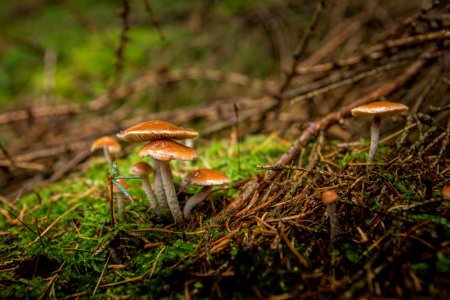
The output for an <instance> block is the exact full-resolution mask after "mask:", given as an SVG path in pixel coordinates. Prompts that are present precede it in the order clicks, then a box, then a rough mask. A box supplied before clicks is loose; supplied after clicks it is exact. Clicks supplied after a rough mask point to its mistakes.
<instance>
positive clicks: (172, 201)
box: [159, 160, 184, 226]
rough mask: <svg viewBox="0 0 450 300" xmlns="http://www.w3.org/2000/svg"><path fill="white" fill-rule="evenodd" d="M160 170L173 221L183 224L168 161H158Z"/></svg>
mask: <svg viewBox="0 0 450 300" xmlns="http://www.w3.org/2000/svg"><path fill="white" fill-rule="evenodd" d="M159 167H160V170H161V178H162V182H163V185H164V191H165V192H166V197H167V198H166V199H167V204H169V208H170V211H171V212H172V216H173V218H174V220H175V223H176V224H178V225H180V226H184V219H183V214H182V212H181V209H180V205H179V204H178V198H177V192H176V191H175V184H174V183H173V179H172V172H171V171H170V165H169V161H162V160H160V161H159Z"/></svg>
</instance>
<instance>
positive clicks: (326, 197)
mask: <svg viewBox="0 0 450 300" xmlns="http://www.w3.org/2000/svg"><path fill="white" fill-rule="evenodd" d="M337 200H338V194H337V193H336V192H335V191H333V190H327V191H324V192H323V193H322V201H323V203H324V204H325V205H326V206H327V212H328V216H329V217H330V240H331V244H334V243H335V242H336V240H337V236H338V234H339V220H338V216H337V212H336V201H337Z"/></svg>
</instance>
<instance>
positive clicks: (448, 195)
mask: <svg viewBox="0 0 450 300" xmlns="http://www.w3.org/2000/svg"><path fill="white" fill-rule="evenodd" d="M442 197H443V198H444V199H446V200H450V185H446V186H444V188H443V189H442Z"/></svg>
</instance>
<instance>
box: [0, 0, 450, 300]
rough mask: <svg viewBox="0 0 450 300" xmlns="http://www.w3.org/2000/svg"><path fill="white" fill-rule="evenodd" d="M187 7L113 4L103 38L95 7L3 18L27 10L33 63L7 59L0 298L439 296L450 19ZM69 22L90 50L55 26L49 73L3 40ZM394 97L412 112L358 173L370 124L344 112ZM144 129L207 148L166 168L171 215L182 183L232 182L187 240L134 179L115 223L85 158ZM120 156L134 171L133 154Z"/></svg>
mask: <svg viewBox="0 0 450 300" xmlns="http://www.w3.org/2000/svg"><path fill="white" fill-rule="evenodd" d="M175 2H176V1H175ZM175 2H174V3H175ZM182 2H183V1H181V2H180V3H178V2H176V4H174V7H172V8H171V9H169V8H165V6H164V5H162V4H161V3H159V2H158V1H155V3H156V5H155V7H150V6H148V4H147V6H146V8H147V9H142V11H143V12H140V13H139V12H137V11H138V9H136V4H131V2H129V1H123V2H122V5H123V6H119V7H109V6H108V5H106V6H107V8H108V9H110V10H111V9H112V8H114V9H117V8H119V9H120V14H119V18H118V20H120V22H119V23H118V25H117V27H116V28H115V30H113V31H112V32H106V31H104V29H103V28H104V27H101V26H100V25H99V24H101V23H97V22H104V21H105V20H109V19H108V18H110V17H111V15H108V14H107V13H103V14H102V13H101V12H104V9H105V7H103V6H102V5H104V4H98V5H99V6H98V7H97V6H94V7H93V8H92V12H91V13H92V15H91V14H90V13H89V12H84V11H83V13H82V14H81V15H80V11H79V9H81V8H82V7H83V6H81V7H77V5H76V4H70V2H69V1H67V2H64V1H62V2H61V3H47V2H45V1H43V2H42V3H41V4H40V6H39V5H36V6H34V4H33V5H32V4H30V3H31V2H30V3H28V2H27V1H25V2H24V3H26V4H28V5H29V6H27V5H25V4H23V6H20V5H16V6H14V5H11V7H9V6H8V7H7V8H8V12H9V13H11V14H12V15H14V13H19V12H20V13H22V14H26V15H27V18H25V19H24V20H25V21H23V24H20V26H17V27H11V28H13V29H11V30H10V31H5V32H3V34H4V35H5V36H6V37H8V38H9V39H8V43H11V44H14V45H17V44H18V45H20V47H24V45H25V46H26V47H27V49H33V51H34V52H33V54H32V55H30V56H28V54H25V53H24V52H23V49H22V50H17V48H11V49H10V48H8V47H7V46H4V48H3V50H2V52H0V54H2V55H3V58H4V59H5V60H4V61H5V63H4V65H3V66H2V68H3V69H2V70H3V71H4V72H5V74H8V76H11V78H15V79H16V80H18V82H9V83H8V82H7V80H5V79H4V78H3V79H2V78H0V85H1V86H2V90H3V92H2V93H4V95H3V100H2V101H4V102H5V104H4V107H6V108H7V109H5V111H2V112H0V126H1V127H2V128H3V130H2V133H1V135H0V189H1V193H0V204H1V210H0V298H5V299H15V298H32V299H44V298H58V299H61V298H67V299H70V298H99V299H103V298H107V297H108V298H128V297H129V298H138V297H144V298H149V299H163V298H170V299H182V298H184V299H192V298H194V299H203V298H214V299H216V298H218V299H247V298H258V299H296V298H371V297H375V298H411V297H416V298H417V297H422V298H438V299H448V298H449V297H450V288H449V287H450V221H449V220H450V202H449V198H448V196H445V195H444V190H445V187H448V186H449V185H450V164H449V162H450V155H449V153H450V151H449V143H450V142H449V141H450V117H449V116H450V114H449V111H450V104H449V103H450V98H449V93H448V89H449V85H450V73H449V66H450V54H449V53H450V51H449V47H450V40H449V39H450V31H449V28H450V17H449V16H450V15H449V6H448V4H446V3H444V2H445V1H442V2H443V3H441V1H430V3H427V5H426V7H419V6H418V5H416V4H415V3H414V1H408V2H407V1H398V3H394V4H392V3H390V4H387V3H383V1H380V3H378V2H376V1H368V3H369V2H370V3H371V4H367V5H361V4H360V3H359V2H358V1H356V2H353V1H342V3H335V2H333V3H329V2H330V1H317V2H315V3H314V5H312V4H311V3H310V4H309V5H308V4H306V3H304V2H302V1H286V3H284V2H280V3H272V2H271V1H264V4H263V5H262V4H261V5H256V6H255V5H252V4H247V5H244V4H238V3H241V2H240V1H232V0H229V1H223V3H220V4H218V3H215V4H208V3H209V1H205V2H199V3H197V5H196V6H190V5H186V6H185V5H184V4H181V3H182ZM344 2H345V3H344ZM400 2H401V3H400ZM80 3H81V2H80ZM142 3H144V4H145V3H147V2H146V1H143V2H142ZM60 9H61V10H62V11H63V12H65V13H68V14H69V15H71V16H72V17H73V19H74V20H76V22H75V23H78V24H81V25H80V27H81V29H80V31H76V30H75V31H73V32H72V33H71V34H72V35H71V36H72V37H73V38H74V39H73V40H70V39H68V40H67V43H68V44H69V45H73V46H75V45H76V44H82V45H83V47H79V48H77V51H74V52H71V51H69V50H68V49H67V48H69V47H67V48H66V47H65V46H67V45H64V47H63V45H62V44H64V43H63V42H62V41H61V40H60V37H61V36H64V34H65V33H64V28H63V27H64V26H61V27H62V28H58V29H56V31H55V33H54V35H51V34H49V35H48V36H46V38H47V42H48V43H50V44H51V46H52V47H54V48H55V49H62V50H59V52H58V55H59V56H60V59H59V62H58V64H56V63H55V61H54V60H55V55H56V54H55V52H53V50H52V49H53V48H52V47H49V48H47V47H43V46H42V45H45V43H44V42H42V44H41V43H40V42H37V41H36V40H33V39H32V38H28V39H27V38H24V39H17V38H14V39H13V38H11V37H12V36H14V35H15V34H18V33H20V32H21V31H20V30H23V32H28V31H32V30H33V26H32V24H35V23H36V22H38V21H39V20H41V21H42V20H47V19H46V18H49V19H50V20H52V22H55V21H58V20H60V19H59V18H61V17H60V15H59V14H60V13H61V12H60V11H59V10H60ZM303 9H304V10H303ZM105 11H109V10H105ZM36 12H39V13H36ZM300 12H301V13H300ZM155 14H156V15H155ZM96 17H98V19H96ZM112 17H113V18H114V17H115V16H114V15H112ZM149 17H150V18H149ZM156 17H158V18H156ZM11 18H12V17H11ZM41 18H42V19H41ZM63 19H64V18H61V20H63ZM158 19H159V20H161V21H158ZM28 20H30V21H28ZM41 21H40V22H41ZM28 22H29V24H28ZM33 22H34V23H33ZM52 22H50V24H54V23H52ZM27 24H28V25H27ZM42 24H44V22H43V21H42ZM225 24H226V25H227V30H224V25H225ZM27 26H28V27H27ZM294 32H295V33H297V34H296V35H293V33H294ZM31 33H32V32H31ZM86 33H89V34H86ZM85 35H86V36H85ZM29 36H30V37H32V36H33V34H31V35H29ZM111 36H114V37H116V38H117V37H119V43H118V45H116V48H115V51H111V47H112V46H111V43H108V41H109V42H110V41H111V40H110V38H111ZM224 40H226V41H227V42H226V43H224ZM140 42H142V43H140ZM5 45H6V44H5ZM59 47H62V48H59ZM5 49H6V50H5ZM49 49H50V50H49ZM0 50H1V49H0ZM27 51H28V50H27ZM64 51H66V52H64ZM75 52H76V53H75ZM114 53H115V54H114ZM181 54H182V55H181ZM41 56H43V57H44V68H42V69H41V70H40V71H36V72H35V73H27V75H23V77H20V76H19V75H17V74H19V73H17V74H16V73H15V72H18V71H16V70H22V71H23V72H25V71H24V70H25V66H24V65H23V64H29V63H33V62H34V61H35V60H36V57H41ZM147 56H149V57H151V58H147ZM52 57H53V58H52ZM224 62H226V63H224ZM36 64H37V65H39V64H38V63H36ZM55 64H56V65H55ZM144 65H145V67H143V66H144ZM56 66H58V67H56ZM52 69H53V71H52ZM20 74H22V73H20ZM24 74H25V73H24ZM55 74H56V75H55ZM111 74H114V75H113V76H111ZM244 74H245V75H244ZM280 74H281V75H280ZM21 76H22V75H21ZM5 78H6V77H5ZM261 78H263V79H261ZM36 82H43V86H42V87H41V86H40V85H39V84H37V83H36ZM25 83H29V84H30V85H29V90H28V91H26V92H18V90H19V89H18V87H20V86H22V85H24V84H25ZM105 83H107V84H105ZM36 86H38V87H36ZM99 95H100V96H99ZM27 97H34V98H36V99H37V100H36V102H35V103H33V104H32V105H29V104H28V103H27V101H26V99H27ZM8 99H9V101H7V100H8ZM168 99H171V100H170V101H169V100H168ZM217 99H218V100H217ZM386 99H388V100H392V101H397V102H401V103H403V104H405V105H407V106H409V110H408V111H406V112H403V113H402V114H400V115H398V116H389V117H386V118H384V119H383V120H382V122H381V123H382V127H381V141H380V146H379V149H378V151H377V153H376V156H375V160H374V161H373V162H368V154H367V153H368V150H369V143H370V121H371V120H369V119H364V118H354V117H352V115H351V109H353V108H354V107H356V106H359V105H362V104H366V103H370V102H374V101H378V100H386ZM144 120H165V121H168V122H172V123H174V124H176V125H179V126H183V127H192V128H194V129H196V130H198V131H199V133H200V134H199V137H198V139H196V140H194V141H193V147H194V148H195V149H196V150H197V153H198V159H197V160H195V161H189V162H185V161H180V162H178V161H177V162H172V163H171V167H172V173H173V176H174V180H175V182H176V187H177V197H178V201H179V203H180V206H183V205H184V204H185V203H186V201H187V199H189V197H191V195H194V194H196V193H198V192H199V191H200V188H198V187H189V188H188V189H185V190H181V189H179V183H180V182H181V181H182V180H183V178H184V177H185V176H186V175H187V174H188V173H189V172H191V171H194V170H196V169H199V168H211V169H215V170H218V171H221V172H223V173H224V174H226V175H227V176H228V177H229V178H230V183H229V184H225V185H222V186H220V187H217V188H215V189H214V190H213V192H212V193H211V194H210V195H209V196H208V198H207V200H206V201H204V202H202V203H201V204H199V205H198V206H197V207H195V209H194V210H193V215H192V218H191V219H190V220H189V221H187V222H186V224H185V225H184V226H177V225H176V224H175V223H174V222H173V220H172V219H171V218H166V217H163V216H161V215H158V214H155V212H154V211H152V210H151V209H150V208H149V204H148V201H147V200H146V196H145V193H144V191H143V190H142V187H141V183H140V180H135V179H128V180H127V183H128V187H127V191H128V192H129V193H130V195H131V197H132V198H133V199H134V202H131V201H127V202H126V203H125V210H124V216H123V218H119V217H117V215H116V217H114V213H112V211H111V203H113V201H114V199H115V198H116V197H117V196H115V195H113V194H112V193H110V189H111V187H112V181H113V179H115V176H116V175H115V174H113V173H112V169H113V168H111V166H110V165H109V164H108V163H107V162H106V161H105V159H104V158H103V157H102V156H101V155H100V153H97V152H94V153H93V152H91V151H90V146H91V144H92V142H93V141H94V140H95V139H97V138H98V137H100V136H104V135H109V136H115V134H117V133H118V132H119V131H120V130H122V129H124V128H127V127H129V126H131V125H134V124H137V123H139V122H141V121H144ZM121 145H122V150H121V152H120V154H118V155H117V156H116V158H115V164H116V166H117V168H118V170H119V171H120V174H122V175H129V169H130V167H131V166H132V165H133V164H134V163H136V162H138V161H142V160H143V159H142V158H139V157H138V151H139V149H140V147H141V146H142V145H140V144H127V143H123V142H122V143H121ZM147 162H149V163H151V160H147ZM326 191H334V192H336V193H337V196H338V198H337V200H336V202H335V203H334V204H326V203H324V202H323V201H322V195H323V193H324V192H326ZM333 205H335V207H334V210H333ZM333 220H334V221H333ZM335 225H337V226H335Z"/></svg>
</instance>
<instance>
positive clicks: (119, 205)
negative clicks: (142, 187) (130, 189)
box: [116, 192, 124, 219]
mask: <svg viewBox="0 0 450 300" xmlns="http://www.w3.org/2000/svg"><path fill="white" fill-rule="evenodd" d="M116 198H117V210H118V211H119V216H120V219H123V211H124V199H123V196H122V193H120V192H116Z"/></svg>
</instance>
